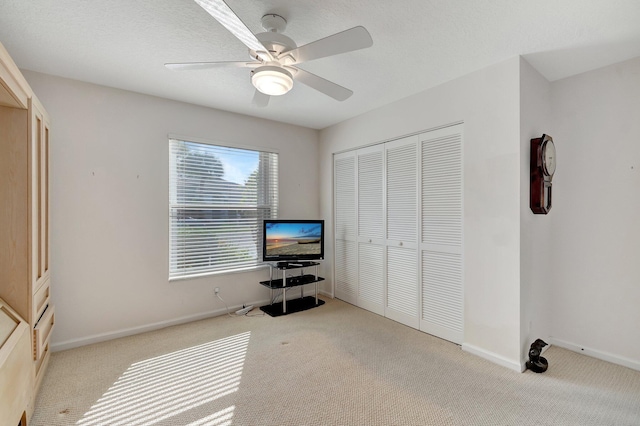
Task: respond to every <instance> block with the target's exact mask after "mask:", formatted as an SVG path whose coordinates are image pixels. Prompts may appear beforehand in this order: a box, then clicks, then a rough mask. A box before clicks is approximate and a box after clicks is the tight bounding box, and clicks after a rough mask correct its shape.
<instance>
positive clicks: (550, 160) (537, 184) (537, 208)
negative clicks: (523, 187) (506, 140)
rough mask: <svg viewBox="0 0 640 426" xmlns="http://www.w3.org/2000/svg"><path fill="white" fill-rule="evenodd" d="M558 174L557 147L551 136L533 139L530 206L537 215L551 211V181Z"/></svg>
mask: <svg viewBox="0 0 640 426" xmlns="http://www.w3.org/2000/svg"><path fill="white" fill-rule="evenodd" d="M555 172H556V147H555V145H554V144H553V139H552V138H551V136H549V135H542V137H540V138H535V139H531V185H530V198H529V206H530V207H531V211H532V212H534V213H535V214H547V213H549V210H551V179H553V174H554V173H555Z"/></svg>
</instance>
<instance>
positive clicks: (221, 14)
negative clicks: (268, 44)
mask: <svg viewBox="0 0 640 426" xmlns="http://www.w3.org/2000/svg"><path fill="white" fill-rule="evenodd" d="M194 1H195V2H196V3H198V4H199V5H200V6H201V7H202V8H203V9H204V10H206V11H207V12H208V13H209V14H210V15H211V16H213V17H214V18H215V19H216V20H217V21H218V22H220V23H221V24H222V26H223V27H225V28H226V29H227V30H229V32H231V34H233V35H234V36H236V37H237V38H238V39H239V40H240V41H241V42H242V43H244V45H245V46H247V47H248V48H249V49H252V50H254V51H256V52H260V53H265V54H266V56H267V57H269V59H270V60H272V59H273V58H272V56H271V54H270V53H269V51H268V50H267V49H266V48H265V47H264V46H263V45H262V43H260V42H259V41H258V39H257V38H256V36H255V35H254V34H253V33H252V32H251V30H249V28H247V26H246V25H245V24H244V22H242V20H241V19H240V18H239V17H238V15H236V14H235V12H234V11H233V10H231V8H230V7H229V6H228V5H227V4H226V3H225V2H224V1H223V0H194Z"/></svg>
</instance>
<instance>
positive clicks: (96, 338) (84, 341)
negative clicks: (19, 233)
mask: <svg viewBox="0 0 640 426" xmlns="http://www.w3.org/2000/svg"><path fill="white" fill-rule="evenodd" d="M269 302H270V300H260V301H255V302H249V303H248V305H253V306H255V307H256V308H257V307H258V306H263V305H266V304H268V303H269ZM240 308H242V305H234V306H229V313H231V314H232V315H233V313H234V312H235V311H236V310H238V309H240ZM226 314H227V309H226V308H222V309H216V310H214V311H208V312H201V313H199V314H194V315H187V316H184V317H180V318H175V319H171V320H166V321H160V322H156V323H152V324H147V325H142V326H138V327H131V328H125V329H122V330H117V331H109V332H106V333H101V334H94V335H92V336H87V337H82V338H79V339H71V340H67V341H65V342H59V343H51V351H52V352H58V351H64V350H67V349H73V348H78V347H80V346H86V345H91V344H93V343H99V342H105V341H107V340H113V339H117V338H120V337H127V336H133V335H134V334H140V333H145V332H147V331H153V330H159V329H161V328H165V327H171V326H173V325H179V324H186V323H188V322H193V321H199V320H202V319H206V318H212V317H217V316H220V315H226Z"/></svg>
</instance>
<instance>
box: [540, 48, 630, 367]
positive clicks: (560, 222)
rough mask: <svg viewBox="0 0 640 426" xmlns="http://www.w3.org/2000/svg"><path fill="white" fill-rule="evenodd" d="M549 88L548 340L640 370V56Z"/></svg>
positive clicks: (554, 84) (563, 81) (560, 82)
mask: <svg viewBox="0 0 640 426" xmlns="http://www.w3.org/2000/svg"><path fill="white" fill-rule="evenodd" d="M551 89H552V92H551V93H552V95H551V104H552V113H553V117H554V123H553V129H554V134H553V136H554V140H555V141H556V147H557V154H558V169H557V172H556V176H555V177H554V186H553V191H554V195H553V198H554V200H553V209H552V216H553V217H552V228H551V231H552V235H553V237H552V244H551V245H550V247H551V251H552V256H553V265H554V269H553V274H552V276H553V282H552V286H551V289H552V300H553V302H552V315H553V328H552V336H553V339H552V341H553V342H554V343H555V344H559V345H563V346H566V347H569V348H572V349H576V350H582V349H584V351H583V352H584V353H587V354H590V355H594V356H597V357H600V358H604V359H609V360H612V361H614V362H618V363H621V364H624V365H627V366H630V367H632V368H635V369H639V370H640V339H639V336H640V334H639V328H638V327H639V324H640V279H639V277H640V260H639V254H640V219H639V218H640V58H636V59H633V60H630V61H627V62H623V63H620V64H616V65H612V66H609V67H606V68H602V69H599V70H595V71H591V72H587V73H585V74H581V75H578V76H574V77H570V78H567V79H564V80H559V81H556V82H554V83H552V84H551Z"/></svg>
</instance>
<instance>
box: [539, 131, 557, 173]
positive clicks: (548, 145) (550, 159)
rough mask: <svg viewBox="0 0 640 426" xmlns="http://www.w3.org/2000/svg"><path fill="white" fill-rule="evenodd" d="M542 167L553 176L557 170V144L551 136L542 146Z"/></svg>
mask: <svg viewBox="0 0 640 426" xmlns="http://www.w3.org/2000/svg"><path fill="white" fill-rule="evenodd" d="M542 169H543V171H544V174H545V175H547V176H553V174H554V173H555V172H556V146H555V145H554V144H553V139H551V138H549V139H547V140H546V141H545V143H544V145H543V146H542Z"/></svg>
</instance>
